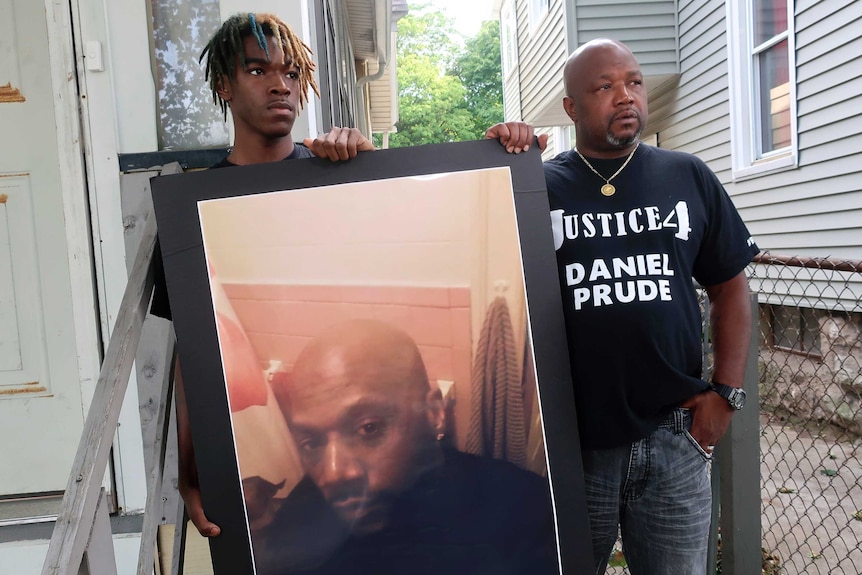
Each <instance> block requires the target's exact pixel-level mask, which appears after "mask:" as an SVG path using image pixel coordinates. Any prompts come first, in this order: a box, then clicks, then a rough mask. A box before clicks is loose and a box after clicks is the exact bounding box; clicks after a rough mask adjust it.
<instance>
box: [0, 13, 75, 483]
mask: <svg viewBox="0 0 862 575" xmlns="http://www.w3.org/2000/svg"><path fill="white" fill-rule="evenodd" d="M67 10H68V8H67ZM52 40H56V38H52ZM51 65H52V63H51V58H50V56H49V44H48V30H47V22H46V5H45V3H44V2H42V1H41V0H39V1H37V0H0V438H2V439H0V497H2V496H4V495H10V494H25V493H40V492H50V491H58V490H62V489H64V487H65V483H66V480H67V477H68V474H69V471H70V468H71V463H72V459H73V457H74V455H75V449H76V447H77V444H78V440H79V438H80V435H81V430H82V427H83V418H84V416H83V408H82V403H81V382H80V374H79V369H78V368H79V366H78V347H77V345H76V339H75V338H76V329H75V323H74V316H73V306H72V284H71V280H70V266H69V256H68V246H67V230H66V225H67V222H66V218H65V217H64V200H63V193H62V188H61V181H60V168H59V164H60V154H59V152H58V136H57V134H58V128H57V125H58V122H57V121H56V120H57V118H56V117H55V100H54V99H55V97H57V94H58V93H59V92H58V91H57V89H56V87H55V86H52V73H51ZM67 73H68V74H70V75H71V74H72V71H71V70H69V71H67ZM70 77H71V76H70ZM61 120H62V119H61ZM70 145H74V143H70ZM67 184H68V182H67ZM81 189H83V186H82V187H81ZM80 201H81V202H84V201H85V196H84V193H83V191H82V192H81V198H80Z"/></svg>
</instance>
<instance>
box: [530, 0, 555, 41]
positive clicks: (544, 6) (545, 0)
mask: <svg viewBox="0 0 862 575" xmlns="http://www.w3.org/2000/svg"><path fill="white" fill-rule="evenodd" d="M529 11H530V33H531V34H532V33H533V32H535V31H536V28H538V27H539V24H541V23H542V21H543V20H544V19H545V17H546V16H547V15H548V12H550V11H551V0H530V5H529Z"/></svg>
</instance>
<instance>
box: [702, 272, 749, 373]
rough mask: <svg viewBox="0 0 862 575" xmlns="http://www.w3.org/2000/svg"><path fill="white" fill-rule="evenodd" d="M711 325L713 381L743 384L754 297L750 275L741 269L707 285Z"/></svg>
mask: <svg viewBox="0 0 862 575" xmlns="http://www.w3.org/2000/svg"><path fill="white" fill-rule="evenodd" d="M706 292H707V295H708V296H709V301H710V323H711V327H712V350H713V362H714V369H713V374H712V379H713V381H716V382H719V383H723V384H725V385H732V386H734V387H742V383H743V378H744V376H745V364H746V361H747V360H748V351H749V347H750V343H751V337H752V334H751V300H750V295H749V289H748V278H747V277H746V275H745V272H744V271H742V272H740V273H739V274H738V275H737V276H735V277H733V278H731V279H730V280H728V281H726V282H724V283H720V284H716V285H714V286H708V287H707V288H706Z"/></svg>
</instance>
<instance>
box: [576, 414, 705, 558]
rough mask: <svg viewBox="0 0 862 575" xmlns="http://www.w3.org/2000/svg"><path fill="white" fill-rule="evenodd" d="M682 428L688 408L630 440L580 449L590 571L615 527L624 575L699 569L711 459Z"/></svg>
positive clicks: (606, 548) (604, 553)
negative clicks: (590, 546) (625, 567)
mask: <svg viewBox="0 0 862 575" xmlns="http://www.w3.org/2000/svg"><path fill="white" fill-rule="evenodd" d="M690 428H691V415H690V414H689V411H688V410H687V409H677V410H676V411H674V412H673V413H671V415H670V416H669V417H668V418H667V419H666V420H665V421H664V422H663V423H662V425H661V427H659V428H658V429H657V430H655V431H654V432H653V433H652V434H651V435H649V436H648V437H645V438H644V439H641V440H639V441H636V442H634V443H632V444H631V445H626V446H622V447H617V448H613V449H601V450H591V451H587V450H585V451H584V452H583V458H584V474H585V481H586V488H587V507H588V509H589V514H590V527H591V529H592V536H593V555H594V561H595V567H596V570H595V572H596V574H597V575H600V574H602V573H604V572H605V569H606V567H607V564H608V559H609V555H610V553H611V549H612V548H613V545H614V543H615V542H616V540H617V531H618V529H619V530H620V531H621V533H622V541H623V553H624V554H625V557H626V562H627V563H628V568H629V571H630V572H631V574H632V575H704V574H705V573H706V555H707V540H708V537H709V524H710V515H711V512H712V491H711V487H710V467H711V465H712V456H711V455H708V454H707V453H706V452H705V451H704V450H703V449H702V448H701V447H700V446H699V445H698V444H697V442H696V441H695V440H694V438H693V437H692V436H691V435H690V434H689V432H688V430H689V429H690Z"/></svg>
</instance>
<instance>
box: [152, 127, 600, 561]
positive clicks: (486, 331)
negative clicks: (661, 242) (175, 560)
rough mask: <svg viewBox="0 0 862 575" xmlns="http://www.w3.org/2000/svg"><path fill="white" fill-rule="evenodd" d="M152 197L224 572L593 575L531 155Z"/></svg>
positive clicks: (170, 187) (302, 163)
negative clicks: (580, 574)
mask: <svg viewBox="0 0 862 575" xmlns="http://www.w3.org/2000/svg"><path fill="white" fill-rule="evenodd" d="M152 188H153V201H154V206H155V211H156V216H157V223H158V227H159V237H160V245H161V251H162V256H163V260H164V268H165V277H166V280H167V286H168V293H169V296H170V300H171V307H172V312H173V317H174V322H175V328H176V334H177V341H178V349H179V354H180V361H181V365H182V370H183V376H184V383H185V385H184V387H185V393H186V398H187V402H188V407H189V417H190V420H191V426H192V429H191V431H192V437H193V441H194V447H195V457H196V462H197V467H198V473H199V477H200V484H201V492H202V496H203V502H204V508H205V510H206V512H207V515H208V516H209V517H210V518H211V519H212V520H213V521H214V522H215V523H217V524H218V525H219V526H220V527H221V528H222V533H221V535H220V536H219V537H217V538H214V539H212V540H211V550H212V556H213V566H214V569H215V572H216V573H230V574H232V575H234V574H248V575H270V574H279V575H281V574H284V575H323V574H333V575H335V574H338V575H350V574H355V575H388V574H393V575H394V574H426V573H427V574H429V575H430V574H442V573H446V574H452V575H459V574H463V575H467V574H470V575H475V574H495V575H497V574H512V575H528V574H529V575H544V574H548V575H551V574H566V575H568V574H579V573H588V572H590V571H591V569H592V551H591V545H590V534H589V523H588V520H587V515H586V504H585V500H584V486H583V476H582V471H581V463H580V447H579V444H578V437H577V420H576V416H575V406H574V396H573V392H572V384H571V377H570V374H569V365H568V355H567V347H566V343H565V331H564V326H563V314H562V310H561V303H560V301H561V300H560V294H559V290H560V287H559V280H558V276H557V269H556V264H555V260H554V246H553V238H552V233H551V226H550V225H549V223H550V222H549V209H548V203H547V196H546V192H545V185H544V175H543V172H542V166H541V159H540V156H539V153H538V151H537V150H535V148H534V150H531V151H530V152H528V153H524V154H518V155H514V154H507V153H506V152H505V150H504V149H503V147H502V146H500V145H499V144H498V143H496V142H494V141H484V142H466V143H457V144H444V145H433V146H421V147H416V148H405V149H396V150H381V151H376V152H368V153H363V154H360V155H359V156H358V157H357V158H355V159H353V160H350V161H347V162H341V163H331V162H329V161H326V160H318V159H309V160H295V161H288V162H276V163H270V164H261V165H255V166H245V167H235V168H225V169H218V170H208V171H203V172H195V173H186V174H178V175H173V176H163V177H159V178H156V179H154V180H153V182H152Z"/></svg>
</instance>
